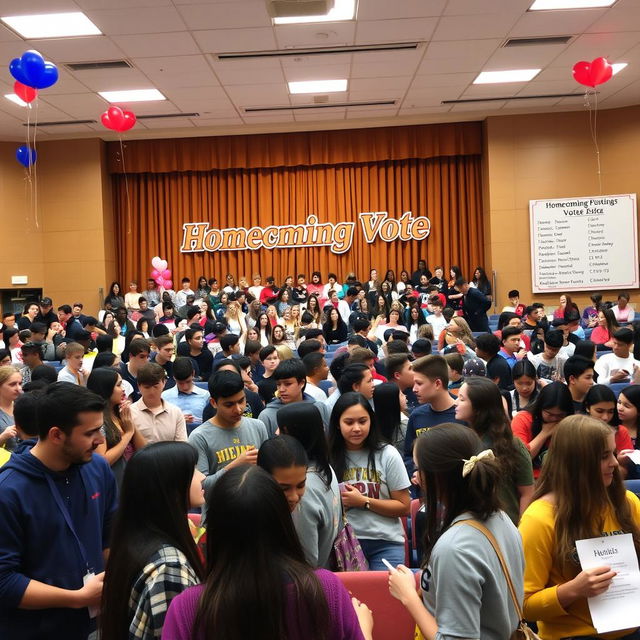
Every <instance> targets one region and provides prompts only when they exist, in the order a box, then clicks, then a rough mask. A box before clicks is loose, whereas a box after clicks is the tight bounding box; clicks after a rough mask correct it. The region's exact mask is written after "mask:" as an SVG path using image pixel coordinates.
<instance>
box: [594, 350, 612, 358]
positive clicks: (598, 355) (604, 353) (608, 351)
mask: <svg viewBox="0 0 640 640" xmlns="http://www.w3.org/2000/svg"><path fill="white" fill-rule="evenodd" d="M608 353H613V351H610V350H608V349H607V350H606V351H596V358H599V357H600V356H604V355H606V354H608Z"/></svg>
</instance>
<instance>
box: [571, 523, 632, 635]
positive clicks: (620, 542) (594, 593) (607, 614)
mask: <svg viewBox="0 0 640 640" xmlns="http://www.w3.org/2000/svg"><path fill="white" fill-rule="evenodd" d="M576 549H577V551H578V557H579V559H580V564H581V566H582V569H583V571H582V573H580V574H579V575H578V577H577V578H576V580H577V579H578V578H581V576H582V579H581V582H582V586H583V588H584V592H585V596H586V597H587V598H588V602H589V611H590V612H591V620H592V622H593V626H594V627H595V628H596V630H597V632H598V633H607V632H609V631H619V630H621V629H632V628H635V627H638V626H640V610H639V609H638V606H637V603H638V598H639V597H640V569H638V557H637V555H636V549H635V546H634V544H633V536H632V535H631V534H630V533H625V534H623V535H611V536H603V537H602V538H591V539H589V540H576ZM605 564H606V565H608V567H604V566H603V565H605ZM603 569H610V570H609V571H608V572H607V573H603ZM583 574H584V575H583ZM589 593H590V594H591V595H589Z"/></svg>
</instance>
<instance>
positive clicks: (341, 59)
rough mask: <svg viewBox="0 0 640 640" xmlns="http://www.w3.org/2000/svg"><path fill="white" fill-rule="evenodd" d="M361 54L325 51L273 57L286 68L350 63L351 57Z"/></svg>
mask: <svg viewBox="0 0 640 640" xmlns="http://www.w3.org/2000/svg"><path fill="white" fill-rule="evenodd" d="M362 55H363V54H361V53H358V54H351V53H327V54H324V55H306V56H305V55H299V56H282V57H279V58H275V59H276V60H280V62H281V64H282V68H283V69H284V70H285V72H286V71H287V69H301V68H303V67H321V66H325V65H326V66H332V65H338V64H342V65H350V64H351V59H352V58H354V59H355V58H357V57H359V56H362Z"/></svg>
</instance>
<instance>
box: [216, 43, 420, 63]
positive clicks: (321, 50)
mask: <svg viewBox="0 0 640 640" xmlns="http://www.w3.org/2000/svg"><path fill="white" fill-rule="evenodd" d="M421 44H422V43H421V42H386V43H383V44H360V45H352V46H349V45H345V46H342V47H310V48H306V49H275V50H272V51H236V52H231V53H218V54H215V56H214V57H215V58H217V59H218V60H241V59H243V58H286V57H290V58H302V57H305V56H326V55H330V54H338V53H368V52H370V51H411V50H415V49H417V48H418V47H419V46H420V45H421Z"/></svg>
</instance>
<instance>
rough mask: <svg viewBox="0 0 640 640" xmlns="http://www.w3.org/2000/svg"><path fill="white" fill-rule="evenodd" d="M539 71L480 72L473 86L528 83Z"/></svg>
mask: <svg viewBox="0 0 640 640" xmlns="http://www.w3.org/2000/svg"><path fill="white" fill-rule="evenodd" d="M540 71H541V69H507V70H506V71H482V72H481V73H479V74H478V77H477V78H476V79H475V80H474V81H473V84H497V83H499V82H529V80H531V79H533V78H535V77H536V76H537V75H538V74H539V73H540Z"/></svg>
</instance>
